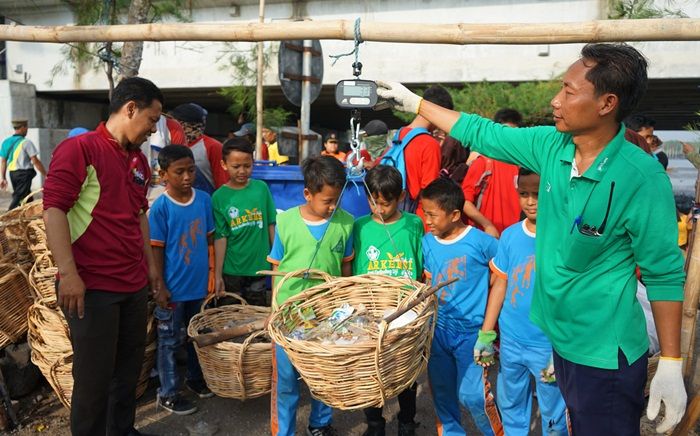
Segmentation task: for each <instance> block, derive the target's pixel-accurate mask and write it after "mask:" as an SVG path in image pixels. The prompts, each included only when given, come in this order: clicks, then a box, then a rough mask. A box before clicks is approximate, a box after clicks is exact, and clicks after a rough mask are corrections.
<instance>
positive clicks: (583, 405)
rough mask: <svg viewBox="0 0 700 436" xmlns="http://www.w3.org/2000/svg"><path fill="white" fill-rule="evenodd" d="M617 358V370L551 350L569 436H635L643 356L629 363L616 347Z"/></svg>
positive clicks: (644, 371)
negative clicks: (564, 404)
mask: <svg viewBox="0 0 700 436" xmlns="http://www.w3.org/2000/svg"><path fill="white" fill-rule="evenodd" d="M617 359H618V369H602V368H594V367H591V366H585V365H579V364H577V363H573V362H570V361H568V360H566V359H564V358H563V357H561V356H560V355H558V354H557V353H556V351H555V352H554V370H555V373H556V375H557V384H558V385H559V389H560V390H561V393H562V396H563V397H564V402H566V407H567V409H568V411H569V419H570V421H571V432H572V435H573V436H588V435H591V436H593V435H595V436H606V435H615V436H639V419H640V417H641V416H642V412H643V410H644V385H645V384H646V381H647V355H646V354H644V355H643V356H642V357H640V358H639V359H637V361H635V362H633V363H632V364H631V365H629V364H628V363H627V358H626V357H625V355H624V354H623V353H622V351H621V350H619V351H618V357H617Z"/></svg>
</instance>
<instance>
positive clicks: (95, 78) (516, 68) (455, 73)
mask: <svg viewBox="0 0 700 436" xmlns="http://www.w3.org/2000/svg"><path fill="white" fill-rule="evenodd" d="M603 4H605V1H601V0H572V1H563V0H561V1H557V0H470V1H464V0H383V1H376V0H375V1H369V0H365V1H344V0H322V1H321V0H316V1H310V2H306V3H302V7H303V12H305V15H307V16H308V17H310V18H311V19H314V20H332V19H354V18H356V17H358V16H359V17H361V18H362V20H364V21H383V22H422V23H457V22H475V23H483V22H523V23H525V22H573V21H586V20H593V19H599V18H601V17H603V15H604V11H603V9H602V7H601V5H603ZM677 4H679V6H680V7H683V8H684V10H686V12H687V13H688V14H689V15H691V16H694V17H698V16H700V3H698V2H694V1H691V0H686V1H679V2H677ZM231 11H232V9H231V7H230V6H226V7H212V8H206V9H195V10H194V12H193V20H194V21H195V22H218V23H222V22H246V21H257V14H258V7H257V5H256V4H249V5H242V6H240V16H239V17H236V18H233V17H231V15H230V13H231ZM29 12H32V13H31V14H30V13H26V14H25V15H20V16H17V17H13V18H17V19H21V21H22V22H23V23H25V24H37V25H59V24H68V23H70V22H71V21H72V18H71V14H70V13H69V12H68V10H67V9H63V10H62V11H61V10H59V9H56V10H54V11H52V13H50V14H41V13H39V12H37V11H36V9H33V10H30V11H29ZM293 14H294V10H293V7H292V3H291V2H287V3H279V4H272V5H269V6H268V7H267V9H266V17H267V21H268V22H277V21H285V20H288V19H289V18H290V17H292V15H293ZM245 45H246V44H244V43H240V44H239V47H243V46H245ZM322 45H323V50H324V55H325V56H324V59H325V60H324V69H325V75H324V80H323V81H324V83H326V84H332V83H335V82H336V81H338V80H340V79H342V78H347V77H349V76H351V72H352V69H351V64H352V62H353V59H352V58H343V59H341V60H340V61H339V62H338V63H337V64H336V65H335V66H334V67H331V62H330V60H329V58H328V54H337V53H344V52H347V51H349V50H350V49H351V48H352V46H353V43H352V42H350V41H323V42H322ZM635 45H637V46H638V47H640V48H641V49H642V50H643V52H644V53H645V54H646V55H647V56H648V57H649V59H650V63H651V69H650V77H652V78H669V77H695V76H696V75H697V71H698V70H699V67H700V60H699V59H698V57H697V56H694V55H693V56H689V55H688V54H689V53H695V54H697V53H700V43H698V42H688V43H639V44H635ZM61 47H62V45H61V44H43V43H18V42H8V43H7V53H8V66H9V70H10V71H9V72H8V73H9V79H10V80H15V81H23V80H24V76H23V74H16V73H14V72H13V71H12V70H13V69H14V66H15V65H17V64H22V67H23V71H24V72H27V73H29V74H30V75H31V78H30V83H34V84H35V85H36V87H37V90H38V91H51V90H56V91H59V90H62V91H64V90H73V89H83V90H94V89H105V88H106V86H107V84H106V80H105V78H104V73H102V72H101V71H91V72H88V73H86V74H84V75H82V76H81V77H80V78H79V79H77V78H76V77H75V75H74V74H72V73H68V74H65V75H59V76H57V77H53V85H51V86H50V85H49V84H48V82H49V80H50V79H51V78H52V75H51V68H52V67H53V66H54V65H55V64H57V63H59V62H61V61H62V59H63V56H62V54H61V53H60V49H61ZM580 47H581V45H580V44H571V45H551V46H549V47H548V48H549V55H548V56H538V52H539V51H542V50H546V49H547V46H527V45H526V46H494V45H476V46H454V45H415V44H390V43H376V42H367V43H364V44H362V45H361V48H360V60H361V62H362V63H363V65H364V69H363V77H366V78H389V79H392V80H399V81H402V82H407V83H423V82H462V81H480V80H484V79H488V80H493V81H503V80H509V81H520V80H534V79H550V78H552V77H555V76H557V75H558V74H560V73H562V72H563V71H564V70H565V69H566V67H567V66H568V65H569V64H570V63H571V62H572V61H573V60H574V59H575V58H576V57H577V55H578V52H579V50H580ZM225 50H226V45H225V44H223V43H209V42H160V43H157V42H156V43H154V42H147V43H146V44H145V49H144V59H143V62H142V65H141V75H142V76H144V77H148V78H150V79H152V80H154V81H155V82H156V83H157V84H158V85H159V86H160V87H162V88H185V87H186V88H191V87H219V86H227V85H230V84H231V83H232V80H231V76H230V74H231V73H230V72H227V71H222V70H221V66H222V63H221V62H219V63H217V62H216V59H217V58H218V57H221V56H222V55H223V54H224V52H225ZM273 64H276V59H275V60H274V62H273ZM265 83H266V84H268V85H276V84H278V83H279V82H278V80H277V71H276V65H275V67H274V68H273V69H272V70H271V71H269V72H268V74H267V76H266V79H265Z"/></svg>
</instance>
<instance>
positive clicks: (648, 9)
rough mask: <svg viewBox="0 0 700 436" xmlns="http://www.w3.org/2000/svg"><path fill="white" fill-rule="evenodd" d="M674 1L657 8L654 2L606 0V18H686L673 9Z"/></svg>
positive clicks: (666, 2)
mask: <svg viewBox="0 0 700 436" xmlns="http://www.w3.org/2000/svg"><path fill="white" fill-rule="evenodd" d="M675 3H676V2H675V1H674V0H666V1H665V2H664V5H663V6H658V5H657V4H656V3H655V2H654V0H608V18H612V19H615V20H619V19H642V18H673V17H675V18H683V17H687V15H686V14H684V13H683V11H681V10H680V9H676V8H675Z"/></svg>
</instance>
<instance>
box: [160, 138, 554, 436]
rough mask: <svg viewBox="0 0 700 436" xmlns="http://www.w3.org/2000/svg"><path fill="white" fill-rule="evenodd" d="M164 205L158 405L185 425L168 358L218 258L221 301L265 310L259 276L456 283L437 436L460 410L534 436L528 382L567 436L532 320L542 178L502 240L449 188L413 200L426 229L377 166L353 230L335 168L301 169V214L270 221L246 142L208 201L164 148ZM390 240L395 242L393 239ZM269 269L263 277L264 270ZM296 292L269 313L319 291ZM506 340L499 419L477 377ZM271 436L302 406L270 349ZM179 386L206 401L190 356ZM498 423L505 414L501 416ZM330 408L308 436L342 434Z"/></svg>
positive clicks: (326, 164)
mask: <svg viewBox="0 0 700 436" xmlns="http://www.w3.org/2000/svg"><path fill="white" fill-rule="evenodd" d="M158 159H159V164H160V171H161V177H162V178H163V180H164V181H165V182H166V186H167V189H166V192H165V194H164V195H163V196H161V197H160V198H158V199H157V200H156V201H155V203H154V204H153V206H152V208H151V212H150V217H149V222H150V225H151V241H152V245H153V246H154V247H155V248H156V250H155V252H156V260H157V264H158V265H159V266H160V268H161V271H162V272H163V277H164V281H165V284H166V287H167V290H164V291H163V292H161V293H160V294H158V295H156V301H157V303H158V304H159V307H158V309H157V310H156V317H157V319H158V335H159V352H158V370H159V375H160V378H161V387H160V390H159V395H158V404H159V405H161V406H162V407H165V408H166V409H168V410H170V411H172V412H174V413H179V414H186V413H192V412H193V411H194V410H195V409H194V406H192V405H191V404H190V403H189V402H188V401H186V400H185V398H184V397H182V396H180V395H178V383H177V377H176V374H175V364H174V357H173V355H174V352H175V349H176V348H177V347H178V346H180V345H181V344H182V334H181V330H182V329H183V328H184V327H186V325H187V323H188V322H189V319H190V318H191V317H192V316H193V315H194V313H196V312H197V310H198V309H199V307H200V305H201V302H202V299H203V298H204V297H205V296H206V294H207V277H208V268H209V266H208V261H207V247H208V246H209V245H211V244H212V243H213V245H214V252H215V273H214V275H215V288H216V291H217V293H219V294H220V293H222V292H223V291H224V290H227V291H231V292H238V293H241V292H242V293H243V296H244V297H245V298H246V299H247V300H249V301H251V302H253V303H254V304H263V302H264V295H265V289H266V287H267V285H266V282H265V279H264V278H259V277H257V276H256V275H255V273H256V271H258V270H263V269H268V266H269V264H272V268H273V269H279V270H280V271H294V270H299V269H307V268H312V269H319V270H322V271H325V272H327V273H329V274H331V275H335V276H340V275H342V276H350V275H359V274H383V275H389V276H394V277H408V278H411V279H414V280H418V281H423V280H426V281H428V282H430V283H432V284H436V283H438V282H441V281H445V280H449V279H453V278H457V279H458V280H457V281H456V282H455V283H452V284H451V285H449V286H447V287H445V288H443V289H441V290H440V291H439V293H438V302H439V304H438V317H437V325H436V328H435V332H434V338H433V343H432V349H431V355H430V359H429V362H428V376H429V380H430V386H431V391H432V397H433V403H434V406H435V411H436V414H437V418H438V424H437V426H438V434H440V435H464V434H465V430H464V429H463V427H462V425H461V423H460V421H461V412H460V405H462V406H464V407H466V408H467V409H468V410H469V412H470V413H471V415H472V417H473V419H474V421H475V423H476V425H477V426H478V428H479V429H480V430H481V431H482V432H483V433H484V434H485V435H490V434H503V433H504V431H505V434H506V435H509V436H510V435H526V434H528V432H529V426H530V416H531V404H532V390H533V387H532V385H531V376H534V378H535V381H536V392H537V399H538V403H539V407H540V410H541V415H542V430H543V433H546V434H550V435H551V434H566V433H567V427H566V417H565V416H566V415H565V406H564V401H563V399H562V397H561V394H560V393H559V390H558V388H557V386H556V383H555V382H554V380H553V369H552V363H551V345H550V344H549V342H548V341H547V339H546V337H545V336H544V334H543V333H542V332H541V331H540V330H539V329H538V328H537V327H536V326H535V325H534V324H533V323H531V322H530V321H529V319H528V313H529V309H530V301H531V297H532V289H534V288H533V284H534V281H535V260H534V254H535V244H534V238H535V229H536V222H537V196H538V190H539V176H537V175H536V174H533V173H532V172H530V171H527V170H525V169H521V170H520V173H519V176H518V194H519V198H520V205H521V208H522V210H523V213H524V216H525V219H524V220H523V221H521V222H518V223H516V224H515V225H513V226H511V227H509V228H508V229H506V230H505V231H504V232H503V235H502V237H501V239H500V241H499V240H496V239H495V238H493V237H491V236H489V235H487V234H486V233H484V232H482V231H481V230H478V229H476V228H474V227H471V226H469V225H467V224H465V223H464V220H463V216H462V210H463V206H464V194H463V192H462V190H461V188H460V187H459V186H458V185H457V184H456V183H454V182H453V181H451V180H449V179H447V178H439V179H437V180H435V181H433V182H432V183H431V184H430V185H428V186H427V187H426V188H425V189H423V190H422V191H421V193H420V201H421V203H422V207H423V210H424V212H425V225H426V226H427V228H428V230H429V233H427V234H425V232H424V226H423V224H424V223H423V222H422V221H421V219H420V218H419V217H418V216H416V215H414V214H412V213H409V212H406V211H402V210H400V209H399V204H400V203H401V202H402V200H403V197H404V196H405V195H406V193H405V192H404V190H403V188H402V186H403V180H402V177H401V174H400V173H399V171H398V170H397V169H395V168H393V167H390V166H385V165H379V166H376V167H374V168H373V169H371V170H369V171H368V172H367V174H366V177H365V184H366V186H367V190H368V193H367V194H368V200H369V202H370V209H371V211H372V213H371V214H370V215H367V216H364V217H360V218H358V219H357V220H355V219H354V218H353V217H352V216H351V215H350V214H348V213H347V212H345V211H343V210H342V209H340V208H339V207H338V206H337V203H338V199H339V197H340V195H341V192H342V190H343V188H344V186H345V182H346V170H345V166H344V165H343V164H342V163H341V162H340V161H339V160H338V159H336V158H334V157H331V156H316V157H311V158H309V159H307V160H306V161H305V162H304V163H303V165H302V173H303V178H304V193H303V194H304V199H305V203H304V204H302V205H300V206H297V207H294V208H291V209H288V210H286V211H284V212H280V213H279V214H277V213H276V211H275V207H274V203H273V200H272V196H271V194H270V191H269V189H268V188H267V185H266V184H265V183H264V182H262V181H258V180H255V179H252V178H251V173H252V166H253V147H252V146H251V144H250V143H249V142H248V141H247V140H246V139H244V138H233V139H230V140H228V141H226V142H225V143H224V147H223V161H222V165H223V167H224V169H225V170H226V171H227V172H228V174H229V178H230V179H229V181H228V183H226V184H225V185H223V186H222V187H221V188H219V189H218V190H217V191H216V192H214V194H213V196H212V197H211V199H210V198H209V196H208V195H207V194H206V193H204V192H202V191H198V190H196V189H193V188H192V182H193V180H194V177H195V168H194V159H193V156H192V153H191V152H190V151H189V149H188V148H187V147H184V146H180V145H170V146H167V147H165V148H163V150H162V151H161V153H160V155H159V157H158ZM389 235H390V237H389ZM268 262H269V263H268ZM317 283H318V282H317V281H314V280H310V279H305V278H295V279H289V280H287V281H285V282H284V283H283V284H282V286H281V287H280V288H279V289H278V290H277V292H276V297H275V298H276V300H275V303H276V304H277V305H281V304H283V303H284V302H285V301H286V300H287V299H288V298H290V297H292V296H294V295H296V294H298V293H299V292H302V291H303V290H305V289H307V288H309V287H311V286H313V285H315V284H317ZM497 323H498V326H499V328H500V335H501V340H500V347H499V350H500V356H501V360H500V372H499V375H498V385H497V394H498V408H497V407H496V403H495V400H494V397H493V395H492V394H491V391H490V386H489V384H488V380H487V377H486V375H487V370H486V368H485V367H487V366H489V365H491V364H492V363H493V355H494V351H495V343H496V336H497V334H496V324H497ZM273 356H274V359H273V362H274V364H273V375H272V398H271V430H272V434H273V435H293V434H294V433H295V428H296V410H297V405H298V402H299V374H298V373H297V371H296V370H295V368H294V366H293V365H292V364H291V362H290V361H289V359H288V358H287V356H286V354H285V352H284V350H283V349H282V348H281V347H279V346H274V347H273ZM185 385H186V386H187V387H188V388H189V389H190V390H192V391H193V392H195V393H197V394H198V395H199V396H200V397H206V396H210V395H211V392H210V391H209V390H208V389H207V388H206V384H205V383H204V381H203V379H202V374H201V369H199V365H198V364H197V360H196V355H195V354H194V350H193V348H192V346H191V345H188V365H187V376H186V382H185ZM398 400H399V404H400V412H399V414H398V422H399V434H400V435H413V434H415V431H416V428H417V424H416V423H415V421H414V418H415V414H416V386H415V385H413V386H411V387H410V388H409V389H407V390H406V391H404V392H402V393H401V394H400V395H399V398H398ZM499 411H500V413H499ZM365 415H366V418H367V424H368V426H367V430H366V432H365V435H367V436H374V435H384V432H385V428H384V427H385V419H384V418H383V416H382V410H381V409H378V408H370V409H366V410H365ZM331 419H332V411H331V408H330V407H329V406H327V405H325V404H323V403H322V402H320V401H318V400H315V399H313V400H312V405H311V416H310V417H309V425H308V427H307V435H310V436H326V435H334V434H336V432H335V430H334V428H333V427H332V425H331Z"/></svg>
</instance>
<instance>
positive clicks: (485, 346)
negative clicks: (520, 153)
mask: <svg viewBox="0 0 700 436" xmlns="http://www.w3.org/2000/svg"><path fill="white" fill-rule="evenodd" d="M539 184H540V176H538V175H537V174H534V173H533V172H532V171H530V170H528V169H525V168H520V171H519V173H518V196H519V198H520V207H521V208H522V210H523V213H524V214H525V219H524V220H523V221H521V222H519V223H516V224H513V225H512V226H510V227H508V228H507V229H506V230H504V231H503V235H501V240H500V242H499V245H498V253H497V254H496V257H494V258H493V260H492V261H491V271H492V272H493V274H494V275H495V276H496V280H495V282H494V284H493V288H492V290H491V294H490V296H489V301H488V306H487V309H486V316H485V317H484V322H483V324H482V326H481V330H480V331H479V339H478V341H477V343H476V345H475V346H474V360H475V361H476V362H477V363H478V364H480V365H482V366H489V365H490V364H492V363H493V341H494V340H495V339H496V332H495V331H494V328H495V326H496V321H497V320H498V325H499V326H500V330H501V347H500V353H501V365H500V369H499V373H498V405H499V408H500V411H501V414H502V416H503V428H504V430H505V432H506V434H508V435H511V434H512V435H526V434H528V431H529V428H530V412H531V410H532V386H531V382H530V375H531V374H532V376H534V377H535V388H536V389H537V403H538V405H539V407H540V412H541V415H542V433H543V434H547V435H553V434H566V433H567V424H566V405H565V404H564V399H563V398H562V396H561V392H560V391H559V388H558V387H557V384H556V382H555V381H554V377H553V376H554V367H553V364H552V345H551V344H550V342H549V340H548V339H547V337H546V336H545V335H544V333H543V332H542V330H540V329H539V327H537V326H536V325H535V324H533V323H532V321H530V319H529V314H530V303H531V302H532V291H533V290H534V289H535V288H534V285H535V228H536V224H537V197H538V194H539ZM499 312H500V316H499ZM540 376H542V377H540Z"/></svg>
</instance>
